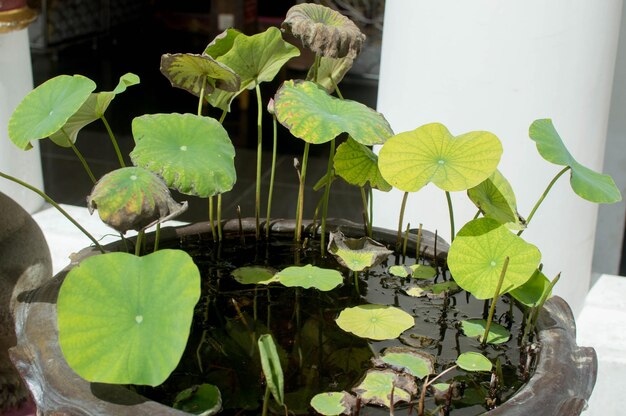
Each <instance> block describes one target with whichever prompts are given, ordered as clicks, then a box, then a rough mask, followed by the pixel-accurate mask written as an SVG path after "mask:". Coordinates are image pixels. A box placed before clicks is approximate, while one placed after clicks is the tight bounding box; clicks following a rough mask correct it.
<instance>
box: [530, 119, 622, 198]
mask: <svg viewBox="0 0 626 416" xmlns="http://www.w3.org/2000/svg"><path fill="white" fill-rule="evenodd" d="M529 135H530V138H531V139H532V140H534V141H535V143H536V144H537V150H538V151H539V154H540V155H541V157H543V158H544V159H545V160H547V161H548V162H551V163H554V164H556V165H561V166H569V167H570V169H571V170H572V175H571V177H570V184H571V186H572V189H573V190H574V192H576V194H578V196H580V197H581V198H584V199H586V200H588V201H591V202H597V203H602V204H610V203H613V202H618V201H621V200H622V195H621V193H620V191H619V189H617V187H616V186H615V182H613V179H612V178H611V177H610V176H609V175H603V174H601V173H598V172H595V171H593V170H591V169H589V168H587V167H585V166H583V165H581V164H580V163H578V162H577V161H576V159H574V157H573V156H572V155H571V153H570V152H569V151H568V150H567V148H566V147H565V144H564V143H563V140H561V136H559V133H557V131H556V129H555V128H554V124H552V120H550V119H542V120H535V121H534V122H533V124H531V126H530V129H529Z"/></svg>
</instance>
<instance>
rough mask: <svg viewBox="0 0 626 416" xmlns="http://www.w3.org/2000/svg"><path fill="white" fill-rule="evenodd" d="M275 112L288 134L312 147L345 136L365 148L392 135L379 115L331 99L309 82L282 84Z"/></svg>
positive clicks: (347, 102)
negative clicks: (342, 134)
mask: <svg viewBox="0 0 626 416" xmlns="http://www.w3.org/2000/svg"><path fill="white" fill-rule="evenodd" d="M274 110H275V112H276V118H277V119H278V121H279V122H280V123H281V124H282V125H283V126H285V127H287V128H288V129H289V131H290V132H291V134H293V135H294V136H296V137H298V138H301V139H302V140H304V141H306V142H309V143H312V144H320V143H326V142H328V141H330V140H332V139H334V138H335V137H337V136H338V135H339V134H341V133H344V132H345V133H348V134H349V135H350V136H351V137H352V138H353V139H354V140H356V141H357V142H359V143H361V144H364V145H368V146H369V145H374V144H381V143H384V142H385V140H387V138H388V137H391V135H393V131H392V130H391V127H389V123H387V120H385V118H384V117H383V115H382V114H380V113H377V112H376V111H374V110H372V109H371V108H369V107H367V106H365V105H363V104H361V103H358V102H356V101H350V100H341V99H339V98H335V97H332V96H330V95H328V93H327V92H326V91H325V90H324V89H323V88H322V87H320V86H319V85H317V84H315V83H313V82H310V81H302V82H298V81H293V80H289V81H285V82H284V83H283V85H282V86H281V87H280V89H279V90H278V91H277V92H276V96H275V97H274Z"/></svg>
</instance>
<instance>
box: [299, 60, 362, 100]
mask: <svg viewBox="0 0 626 416" xmlns="http://www.w3.org/2000/svg"><path fill="white" fill-rule="evenodd" d="M353 62H354V58H353V57H351V56H344V57H343V58H336V59H335V58H326V57H324V56H323V57H322V58H321V59H320V65H319V67H318V68H317V74H315V73H314V72H315V71H314V70H313V67H311V69H309V72H308V73H307V75H306V80H307V81H313V82H316V83H317V84H318V85H320V86H321V87H323V88H324V89H325V90H326V92H328V93H329V94H332V93H333V92H335V87H336V86H337V84H339V82H341V80H342V79H343V77H344V76H345V75H346V74H347V73H348V71H349V70H350V68H352V63H353Z"/></svg>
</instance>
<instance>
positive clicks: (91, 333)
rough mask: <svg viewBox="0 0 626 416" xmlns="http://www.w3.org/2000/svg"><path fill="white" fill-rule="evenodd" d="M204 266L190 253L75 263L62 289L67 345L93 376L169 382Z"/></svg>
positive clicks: (74, 361) (82, 371) (62, 340)
mask: <svg viewBox="0 0 626 416" xmlns="http://www.w3.org/2000/svg"><path fill="white" fill-rule="evenodd" d="M199 298H200V272H199V271H198V268H197V267H196V265H195V264H194V262H193V260H192V258H191V257H190V256H189V254H187V253H185V252H184V251H181V250H160V251H157V252H155V253H152V254H149V255H147V256H144V257H136V256H133V255H131V254H128V253H107V254H102V255H99V256H93V257H89V258H87V259H85V260H83V262H81V263H80V265H78V266H76V267H75V268H73V269H72V270H71V271H70V272H69V273H68V274H67V277H66V278H65V281H64V282H63V285H62V286H61V289H60V291H59V297H58V301H57V305H58V327H59V344H60V346H61V350H62V351H63V355H64V356H65V359H66V361H67V363H68V364H69V366H70V367H71V368H72V369H73V370H74V371H75V372H76V373H77V374H78V375H79V376H81V377H82V378H84V379H85V380H87V381H91V382H100V383H114V384H145V385H150V386H156V385H159V384H161V383H162V382H163V381H165V379H166V378H167V377H168V376H169V375H170V374H171V373H172V371H174V369H175V368H176V366H177V365H178V362H179V360H180V357H181V356H182V354H183V351H184V350H185V346H186V345H187V338H188V337H189V330H190V327H191V320H192V318H193V311H194V306H195V305H196V303H197V302H198V299H199Z"/></svg>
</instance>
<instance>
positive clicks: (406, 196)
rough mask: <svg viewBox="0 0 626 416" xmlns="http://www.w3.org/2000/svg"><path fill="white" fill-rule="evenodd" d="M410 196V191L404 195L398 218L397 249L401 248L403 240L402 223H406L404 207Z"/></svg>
mask: <svg viewBox="0 0 626 416" xmlns="http://www.w3.org/2000/svg"><path fill="white" fill-rule="evenodd" d="M408 197H409V193H408V192H405V193H404V196H402V205H400V218H399V219H398V238H397V239H396V249H397V250H399V249H400V242H401V241H402V224H403V223H404V209H405V208H406V200H407V198H408Z"/></svg>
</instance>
